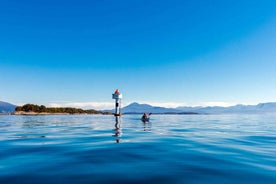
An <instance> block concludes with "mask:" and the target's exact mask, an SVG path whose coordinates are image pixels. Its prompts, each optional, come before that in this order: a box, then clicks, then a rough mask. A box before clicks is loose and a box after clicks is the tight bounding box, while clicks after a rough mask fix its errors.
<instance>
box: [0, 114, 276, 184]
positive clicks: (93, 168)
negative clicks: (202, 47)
mask: <svg viewBox="0 0 276 184" xmlns="http://www.w3.org/2000/svg"><path fill="white" fill-rule="evenodd" d="M0 183H1V184H6V183H7V184H8V183H9V184H10V183H20V184H24V183H28V184H29V183H40V184H44V183H45V184H46V183H47V184H48V183H66V184H67V183H219V184H222V183H223V184H225V183H229V184H230V183H231V184H232V183H235V184H237V183H262V184H267V183H273V184H275V183H276V115H273V114H263V115H152V117H151V119H150V122H148V123H143V122H142V121H140V115H124V116H122V117H121V118H120V119H115V117H113V116H108V115H106V116H104V115H67V116H62V115H50V116H8V115H7V116H0Z"/></svg>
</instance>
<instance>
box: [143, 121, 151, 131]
mask: <svg viewBox="0 0 276 184" xmlns="http://www.w3.org/2000/svg"><path fill="white" fill-rule="evenodd" d="M143 124H144V131H145V132H148V131H151V122H143Z"/></svg>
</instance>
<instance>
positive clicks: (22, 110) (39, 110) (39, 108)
mask: <svg viewBox="0 0 276 184" xmlns="http://www.w3.org/2000/svg"><path fill="white" fill-rule="evenodd" d="M12 114H13V115H70V114H103V115H111V114H112V113H109V112H101V111H97V110H94V109H89V110H83V109H80V108H73V107H46V106H44V105H35V104H25V105H23V106H16V108H15V111H14V112H13V113H12Z"/></svg>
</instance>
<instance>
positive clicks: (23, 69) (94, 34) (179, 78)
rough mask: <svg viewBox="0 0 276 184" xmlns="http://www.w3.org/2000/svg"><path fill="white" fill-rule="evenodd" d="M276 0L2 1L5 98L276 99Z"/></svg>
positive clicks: (0, 67) (83, 101)
mask: <svg viewBox="0 0 276 184" xmlns="http://www.w3.org/2000/svg"><path fill="white" fill-rule="evenodd" d="M275 51H276V1H274V0H262V1H260V0H258V1H257V0H232V1H230V0H229V1H228V0H226V1H221V0H194V1H181V0H170V1H165V0H151V1H148V0H132V1H129V0H116V1H115V0H113V1H111V0H95V1H88V0H78V1H72V0H62V1H61V0H55V1H54V0H40V1H36V0H25V1H20V0H1V1H0V100H1V101H7V102H11V103H15V104H24V103H36V104H45V105H50V106H68V105H70V106H76V107H83V108H97V109H101V108H109V107H111V106H112V105H113V100H112V99H111V93H112V92H113V91H114V90H115V89H116V88H119V89H120V90H121V91H122V93H123V95H124V99H123V102H124V104H128V103H130V102H134V101H135V102H142V103H151V104H153V105H162V106H177V105H191V106H195V105H232V104H237V103H242V104H257V103H259V102H269V101H276V95H275V94H276V72H275V71H276V53H275Z"/></svg>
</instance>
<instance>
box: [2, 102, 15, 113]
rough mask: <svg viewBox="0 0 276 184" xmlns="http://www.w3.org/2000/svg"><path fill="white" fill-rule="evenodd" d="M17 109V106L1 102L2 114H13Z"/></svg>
mask: <svg viewBox="0 0 276 184" xmlns="http://www.w3.org/2000/svg"><path fill="white" fill-rule="evenodd" d="M15 107H16V105H13V104H10V103H7V102H2V101H0V113H10V112H13V111H14V109H15Z"/></svg>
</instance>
